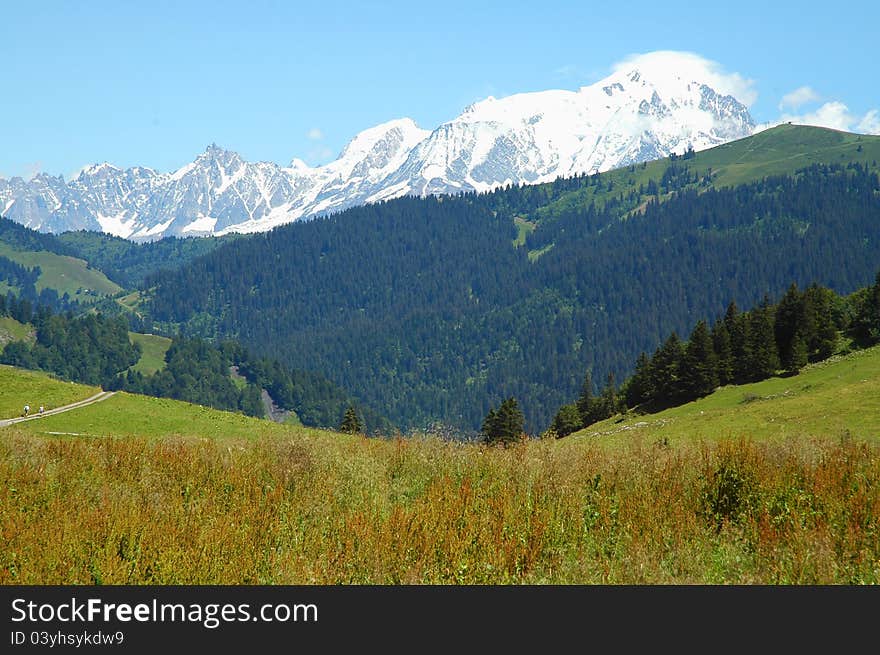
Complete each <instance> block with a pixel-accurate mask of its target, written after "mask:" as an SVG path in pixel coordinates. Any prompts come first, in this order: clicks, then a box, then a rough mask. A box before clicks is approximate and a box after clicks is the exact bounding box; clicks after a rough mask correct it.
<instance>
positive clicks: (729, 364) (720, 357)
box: [712, 320, 733, 386]
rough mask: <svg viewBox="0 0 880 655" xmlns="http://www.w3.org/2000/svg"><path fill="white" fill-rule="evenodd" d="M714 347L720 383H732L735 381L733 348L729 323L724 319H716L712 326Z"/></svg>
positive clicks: (722, 384)
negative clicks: (728, 327) (728, 328)
mask: <svg viewBox="0 0 880 655" xmlns="http://www.w3.org/2000/svg"><path fill="white" fill-rule="evenodd" d="M712 347H713V348H714V350H715V358H716V361H717V370H718V384H720V385H721V386H724V385H726V384H730V383H731V382H733V349H732V347H731V344H730V333H729V332H728V331H727V324H726V323H725V322H724V321H723V320H722V321H715V325H713V326H712Z"/></svg>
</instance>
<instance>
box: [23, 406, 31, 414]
mask: <svg viewBox="0 0 880 655" xmlns="http://www.w3.org/2000/svg"><path fill="white" fill-rule="evenodd" d="M30 412H31V406H30V405H25V406H24V415H25V416H27V415H28V414H30Z"/></svg>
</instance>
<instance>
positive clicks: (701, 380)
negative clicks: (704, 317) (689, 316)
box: [681, 321, 718, 398]
mask: <svg viewBox="0 0 880 655" xmlns="http://www.w3.org/2000/svg"><path fill="white" fill-rule="evenodd" d="M683 364H684V365H683V366H682V369H681V393H682V396H683V397H684V398H701V397H702V396H706V395H708V394H710V393H712V392H713V391H714V390H715V387H717V386H718V359H717V356H716V355H715V349H714V347H713V346H712V338H711V336H710V335H709V328H708V326H707V325H706V321H700V322H698V323H697V325H696V326H695V327H694V331H693V332H692V333H691V338H690V339H689V340H688V343H687V346H686V347H685V351H684V359H683Z"/></svg>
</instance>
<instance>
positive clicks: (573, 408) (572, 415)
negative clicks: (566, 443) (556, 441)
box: [550, 403, 583, 438]
mask: <svg viewBox="0 0 880 655" xmlns="http://www.w3.org/2000/svg"><path fill="white" fill-rule="evenodd" d="M582 427H583V421H582V420H581V413H580V412H579V411H578V408H577V405H576V404H575V403H570V404H568V405H563V406H562V407H560V408H559V411H558V412H556V416H554V417H553V423H551V424H550V429H552V430H553V432H555V433H556V437H557V438H562V437H565V436H568V435H570V434H571V433H572V432H577V431H578V430H580V429H581V428H582Z"/></svg>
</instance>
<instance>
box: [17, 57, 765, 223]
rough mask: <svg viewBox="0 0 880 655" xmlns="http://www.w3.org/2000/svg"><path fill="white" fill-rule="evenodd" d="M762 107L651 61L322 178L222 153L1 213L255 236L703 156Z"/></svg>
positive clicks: (89, 173)
mask: <svg viewBox="0 0 880 655" xmlns="http://www.w3.org/2000/svg"><path fill="white" fill-rule="evenodd" d="M741 96H742V97H741ZM750 99H751V96H750V91H749V84H748V82H747V81H745V80H742V79H741V78H739V77H737V76H730V75H725V74H722V73H721V72H719V71H718V70H717V69H716V68H714V67H713V66H712V65H711V64H707V62H706V61H705V60H703V59H701V58H699V57H696V56H695V55H688V54H687V53H667V52H659V53H651V54H649V55H641V56H637V57H632V58H630V59H628V60H626V61H625V62H623V63H622V64H620V65H619V66H617V67H616V68H615V70H614V71H613V72H612V73H611V75H609V76H607V77H606V78H605V79H603V80H599V81H598V82H596V83H595V84H591V85H589V86H584V87H581V88H580V89H578V90H576V91H568V90H550V91H540V92H535V93H519V94H516V95H511V96H506V97H502V98H495V97H493V96H489V97H488V98H485V99H483V100H480V101H479V102H475V103H473V104H471V105H469V106H468V107H467V108H466V109H465V110H464V111H463V112H462V113H461V114H460V115H459V116H457V117H456V118H454V119H452V120H450V121H447V122H445V123H443V124H442V125H440V126H438V127H437V128H436V129H434V130H424V129H422V128H420V127H419V126H418V125H416V123H415V122H414V121H413V120H412V119H410V118H399V119H395V120H391V121H388V122H386V123H382V124H380V125H376V126H374V127H371V128H368V129H366V130H364V131H362V132H360V133H359V134H357V135H356V136H355V137H354V138H353V139H352V140H351V141H349V142H348V144H347V145H346V146H345V147H344V148H343V150H342V152H341V153H340V155H339V157H338V158H337V159H336V160H335V161H332V162H330V163H328V164H326V165H323V166H315V167H310V166H308V165H307V164H306V163H305V162H304V161H303V160H302V159H299V158H294V159H293V160H292V161H291V162H290V164H289V166H287V167H281V166H278V165H276V164H273V163H267V162H259V163H250V162H247V161H245V160H243V159H242V158H241V156H240V155H239V154H238V153H236V152H232V151H229V150H225V149H223V148H221V147H219V146H217V145H216V144H214V143H212V144H210V145H209V146H208V147H207V148H206V149H205V151H204V152H203V153H201V154H200V155H198V157H196V159H195V160H194V161H193V162H191V163H189V164H186V165H185V166H182V167H181V168H179V169H178V170H176V171H174V172H171V173H157V172H156V171H153V170H152V169H148V168H143V167H135V168H129V169H126V170H122V169H119V168H117V167H115V166H113V165H111V164H107V163H104V164H95V165H92V166H89V167H86V168H85V169H83V170H82V171H81V172H80V173H79V175H78V176H77V177H76V178H75V179H74V180H72V181H71V182H70V183H65V182H64V180H63V179H62V178H60V177H57V178H54V177H51V176H49V175H47V174H45V173H41V174H39V175H37V176H36V177H34V178H33V179H32V180H30V181H28V182H25V181H24V180H21V178H13V179H12V180H9V181H6V180H2V179H0V208H4V214H5V215H6V216H7V217H9V218H12V219H13V220H16V221H18V222H20V223H23V224H25V225H28V226H29V227H33V228H35V229H40V230H44V231H52V232H60V231H65V230H71V229H89V230H103V231H105V232H110V233H113V234H117V235H119V236H124V237H127V238H132V239H138V240H142V239H158V238H161V237H163V236H172V235H177V236H192V235H206V234H226V233H229V232H257V231H263V230H268V229H271V228H272V227H275V226H278V225H282V224H284V223H289V222H291V221H293V220H296V219H299V218H307V217H310V216H316V215H320V214H326V213H328V212H334V211H339V210H342V209H345V208H347V207H351V206H354V205H359V204H364V203H369V202H376V201H379V200H386V199H389V198H395V197H398V196H402V195H424V194H443V193H455V192H458V191H468V190H477V191H485V190H490V189H494V188H496V187H498V186H501V185H505V184H511V183H512V184H520V183H537V182H544V181H550V180H553V179H555V178H557V177H559V176H563V175H565V176H567V175H572V174H577V173H593V172H597V171H605V170H609V169H611V168H616V167H620V166H626V165H628V164H632V163H636V162H641V161H645V160H650V159H656V158H659V157H665V156H667V155H669V154H670V153H672V152H676V153H679V154H680V153H682V152H684V151H685V150H686V149H687V148H688V147H693V148H695V149H696V150H701V149H704V148H708V147H711V146H714V145H719V144H721V143H725V142H727V141H731V140H733V139H737V138H742V137H745V136H748V135H749V134H751V133H752V131H753V129H754V122H753V121H752V118H751V116H750V115H749V112H748V108H747V105H748V102H749V101H750Z"/></svg>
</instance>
